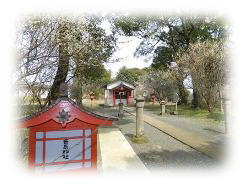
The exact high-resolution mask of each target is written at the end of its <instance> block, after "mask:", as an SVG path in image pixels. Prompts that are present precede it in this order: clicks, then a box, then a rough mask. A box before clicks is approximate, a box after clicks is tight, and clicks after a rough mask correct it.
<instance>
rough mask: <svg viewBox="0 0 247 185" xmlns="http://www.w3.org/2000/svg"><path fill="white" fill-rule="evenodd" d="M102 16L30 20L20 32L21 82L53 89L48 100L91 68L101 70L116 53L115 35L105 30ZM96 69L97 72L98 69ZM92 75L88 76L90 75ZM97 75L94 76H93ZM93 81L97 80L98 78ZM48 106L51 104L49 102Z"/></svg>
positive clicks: (19, 76) (19, 71)
mask: <svg viewBox="0 0 247 185" xmlns="http://www.w3.org/2000/svg"><path fill="white" fill-rule="evenodd" d="M102 21H103V18H102V17H96V16H89V15H87V16H83V17H78V18H74V19H72V18H68V17H46V16H37V17H29V18H27V19H26V20H25V21H24V22H23V24H22V25H21V28H20V30H19V32H18V38H17V39H18V44H17V51H18V54H19V58H20V60H19V62H18V67H17V77H18V80H21V81H25V82H26V83H27V84H28V86H33V84H36V83H38V84H44V85H49V86H51V88H50V91H49V96H48V100H49V101H50V100H52V99H56V98H57V97H58V89H59V85H60V84H61V83H62V82H69V81H70V80H71V79H73V78H75V77H76V78H81V77H80V76H81V75H83V76H85V75H86V74H84V73H82V72H85V71H87V70H85V69H84V68H87V69H89V66H91V65H92V66H95V65H96V66H97V67H99V68H101V67H102V66H100V64H101V63H104V62H107V61H108V59H109V57H110V56H111V55H112V53H113V52H114V51H115V43H116V40H115V37H114V36H113V33H106V31H105V30H104V29H103V28H101V23H102ZM97 67H95V68H94V69H97ZM90 75H92V73H88V75H87V76H90ZM93 75H94V74H93ZM91 79H95V76H94V77H92V78H91ZM45 103H47V102H45Z"/></svg>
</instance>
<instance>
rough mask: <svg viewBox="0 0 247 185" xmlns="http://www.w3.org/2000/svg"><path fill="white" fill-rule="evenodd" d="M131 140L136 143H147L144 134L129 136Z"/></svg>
mask: <svg viewBox="0 0 247 185" xmlns="http://www.w3.org/2000/svg"><path fill="white" fill-rule="evenodd" d="M131 141H132V142H133V143H136V144H144V143H149V140H148V138H147V137H146V136H144V135H142V136H134V137H132V138H131Z"/></svg>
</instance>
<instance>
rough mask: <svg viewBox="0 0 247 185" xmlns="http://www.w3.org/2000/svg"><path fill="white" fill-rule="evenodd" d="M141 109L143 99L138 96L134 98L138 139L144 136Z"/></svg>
mask: <svg viewBox="0 0 247 185" xmlns="http://www.w3.org/2000/svg"><path fill="white" fill-rule="evenodd" d="M143 107H144V98H143V97H142V96H138V97H137V98H136V136H137V137H140V136H142V135H143V134H144V133H143V132H144V128H143Z"/></svg>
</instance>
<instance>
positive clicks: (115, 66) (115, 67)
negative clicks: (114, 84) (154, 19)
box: [105, 36, 152, 77]
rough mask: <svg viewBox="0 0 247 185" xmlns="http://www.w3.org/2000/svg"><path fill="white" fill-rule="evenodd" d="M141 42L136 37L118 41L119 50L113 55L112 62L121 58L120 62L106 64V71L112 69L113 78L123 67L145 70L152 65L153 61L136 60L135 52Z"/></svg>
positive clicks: (122, 37)
mask: <svg viewBox="0 0 247 185" xmlns="http://www.w3.org/2000/svg"><path fill="white" fill-rule="evenodd" d="M140 42H141V40H140V39H138V38H136V37H125V36H121V37H120V38H119V40H118V43H117V46H118V48H119V49H118V50H117V51H116V52H115V53H114V54H113V56H112V57H111V59H110V61H112V60H113V59H117V58H120V61H119V62H114V63H111V62H110V63H106V64H105V67H106V69H110V70H111V71H112V77H115V76H116V74H117V72H118V71H119V69H120V68H122V67H123V66H125V67H127V68H140V69H141V68H144V67H148V66H150V65H151V63H152V61H151V60H149V61H144V58H136V57H134V52H135V50H136V48H137V47H138V45H139V44H140Z"/></svg>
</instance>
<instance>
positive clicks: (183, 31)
mask: <svg viewBox="0 0 247 185" xmlns="http://www.w3.org/2000/svg"><path fill="white" fill-rule="evenodd" d="M115 27H116V29H117V30H118V31H119V33H120V34H123V35H126V36H136V37H138V38H140V39H141V40H142V42H141V43H140V45H139V46H138V48H137V49H136V52H135V56H137V57H139V56H146V57H150V58H152V59H153V62H152V65H151V66H152V67H153V68H155V69H158V70H168V69H170V67H171V66H172V64H173V62H176V55H177V54H178V52H181V53H183V52H185V51H186V50H187V49H188V47H189V45H190V44H193V43H195V42H197V41H201V42H203V41H206V40H213V41H214V40H225V39H226V36H227V25H225V23H224V21H223V20H222V19H221V18H220V17H217V16H190V15H187V16H164V15H160V16H152V15H150V16H134V15H127V16H120V17H118V18H117V19H116V20H115ZM180 67H181V68H180ZM177 69H178V70H177V71H176V73H174V75H175V76H176V78H177V81H178V82H177V83H178V87H179V96H180V99H181V102H183V103H186V96H184V95H185V94H184V91H185V88H184V85H183V81H184V79H185V78H186V77H187V76H188V75H190V74H188V73H187V72H185V71H184V68H183V66H177ZM192 82H193V81H192ZM195 86H196V85H195V84H193V87H194V88H195ZM196 94H197V92H196V88H195V89H194V90H193V102H195V103H196V102H198V100H197V96H196ZM196 106H197V104H195V107H196Z"/></svg>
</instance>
